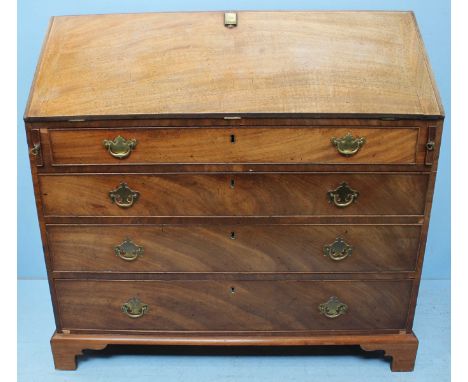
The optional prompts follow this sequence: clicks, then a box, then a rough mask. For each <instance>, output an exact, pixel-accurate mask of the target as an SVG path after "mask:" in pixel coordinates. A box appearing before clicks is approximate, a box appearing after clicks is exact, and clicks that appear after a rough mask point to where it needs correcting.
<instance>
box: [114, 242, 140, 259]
mask: <svg viewBox="0 0 468 382" xmlns="http://www.w3.org/2000/svg"><path fill="white" fill-rule="evenodd" d="M143 251H144V250H143V247H141V246H139V245H136V244H135V243H134V242H133V241H131V240H130V239H125V240H124V241H123V242H122V244H119V245H117V246H116V247H114V252H115V255H116V256H118V257H120V258H121V259H123V260H126V261H134V260H136V259H137V258H138V256H142V255H143Z"/></svg>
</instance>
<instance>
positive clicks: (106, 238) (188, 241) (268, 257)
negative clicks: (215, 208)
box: [47, 225, 421, 272]
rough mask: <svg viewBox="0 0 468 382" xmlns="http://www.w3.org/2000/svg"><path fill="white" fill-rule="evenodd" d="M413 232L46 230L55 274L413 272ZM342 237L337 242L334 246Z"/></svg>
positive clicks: (331, 228) (385, 228) (387, 228)
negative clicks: (81, 272) (57, 272)
mask: <svg viewBox="0 0 468 382" xmlns="http://www.w3.org/2000/svg"><path fill="white" fill-rule="evenodd" d="M420 229H421V228H420V227H419V226H409V225H400V226H398V225H377V226H368V225H361V226H359V225H352V226H345V225H239V226H226V225H221V226H218V225H193V226H189V225H187V226H186V225H182V226H179V225H169V226H166V225H152V226H151V225H150V226H148V225H144V226H131V225H119V226H112V225H85V226H81V225H71V226H70V225H50V226H47V236H48V239H49V249H50V252H51V254H52V259H53V269H54V271H75V272H77V271H84V272H379V271H384V272H385V271H414V269H415V263H416V258H417V250H418V245H419V236H420ZM340 239H341V240H340Z"/></svg>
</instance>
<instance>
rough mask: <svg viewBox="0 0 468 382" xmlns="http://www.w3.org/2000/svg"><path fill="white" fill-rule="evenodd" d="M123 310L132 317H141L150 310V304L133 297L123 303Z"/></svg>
mask: <svg viewBox="0 0 468 382" xmlns="http://www.w3.org/2000/svg"><path fill="white" fill-rule="evenodd" d="M121 309H122V312H124V313H125V314H126V315H127V316H128V317H130V318H139V317H141V316H143V315H144V314H145V313H147V312H148V305H147V304H143V303H142V302H141V301H140V300H139V299H138V298H136V297H133V298H131V299H130V300H128V301H127V302H126V303H125V304H123V305H122V308H121Z"/></svg>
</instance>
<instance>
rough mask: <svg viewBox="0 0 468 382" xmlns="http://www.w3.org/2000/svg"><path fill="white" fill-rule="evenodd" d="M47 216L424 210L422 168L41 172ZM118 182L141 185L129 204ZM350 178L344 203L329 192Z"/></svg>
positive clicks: (133, 186) (408, 212) (424, 176)
mask: <svg viewBox="0 0 468 382" xmlns="http://www.w3.org/2000/svg"><path fill="white" fill-rule="evenodd" d="M39 181H40V187H41V195H42V201H43V203H44V213H45V215H46V216H47V215H49V216H273V215H277V216H291V215H338V216H341V215H361V214H362V215H423V214H424V195H425V193H426V188H427V182H428V175H427V174H411V173H408V174H380V173H379V174H348V173H341V174H339V173H338V174H312V173H307V174H294V173H289V174H288V173H283V174H233V175H228V174H215V175H213V174H195V175H194V174H164V175H141V174H121V175H108V174H102V175H41V176H40V178H39ZM121 182H126V183H127V184H128V187H130V188H131V189H132V190H134V191H138V192H139V193H140V196H139V199H138V200H137V201H136V202H135V203H134V204H133V206H132V207H130V208H120V207H118V206H117V205H116V204H114V203H112V201H111V199H110V198H109V192H110V191H112V190H114V189H116V188H117V187H118V186H119V184H120V183H121ZM342 182H347V183H348V184H349V187H351V188H352V189H354V190H357V191H358V192H359V196H358V198H357V199H356V202H355V203H352V204H351V205H350V206H348V207H345V208H339V207H336V206H335V205H334V204H333V203H330V202H329V200H328V197H327V193H328V191H330V190H334V189H336V188H337V187H339V186H340V184H341V183H342Z"/></svg>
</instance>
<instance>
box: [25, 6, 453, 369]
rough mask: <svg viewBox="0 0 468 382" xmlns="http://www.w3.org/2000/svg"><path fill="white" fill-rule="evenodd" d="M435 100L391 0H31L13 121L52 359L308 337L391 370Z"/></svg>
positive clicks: (406, 303) (437, 132)
mask: <svg viewBox="0 0 468 382" xmlns="http://www.w3.org/2000/svg"><path fill="white" fill-rule="evenodd" d="M443 118H444V112H443V108H442V105H441V103H440V100H439V96H438V92H437V89H436V85H435V83H434V79H433V76H432V74H431V70H430V67H429V63H428V59H427V56H426V53H425V51H424V47H423V44H422V41H421V36H420V34H419V32H418V28H417V26H416V21H415V18H414V15H413V13H411V12H238V13H232V12H231V13H223V12H206V13H152V14H115V15H93V16H70V17H68V16H67V17H54V18H52V20H51V23H50V28H49V31H48V34H47V37H46V40H45V43H44V47H43V51H42V54H41V58H40V60H39V64H38V67H37V71H36V75H35V79H34V82H33V85H32V88H31V94H30V98H29V102H28V106H27V109H26V112H25V123H26V129H27V137H28V144H29V146H30V160H31V169H32V176H33V180H34V190H35V197H36V201H37V210H38V215H39V223H40V229H41V234H42V240H43V248H44V252H45V261H46V264H47V271H48V277H49V283H50V292H51V296H52V303H53V306H54V313H55V321H56V327H57V330H56V332H55V334H54V335H53V337H52V340H51V344H52V351H53V355H54V360H55V367H56V368H58V369H74V368H76V355H79V354H80V353H81V352H82V350H84V349H103V348H104V347H106V346H107V345H109V344H134V345H138V344H143V345H224V346H235V345H325V344H326V345H360V346H361V348H362V349H364V350H369V351H373V350H383V351H385V354H386V355H387V356H390V357H392V370H394V371H409V370H412V369H413V367H414V362H415V357H416V350H417V347H418V341H417V338H416V337H415V335H414V334H413V332H412V324H413V317H414V313H415V307H416V299H417V294H418V287H419V281H420V276H421V268H422V263H423V257H424V248H425V242H426V236H427V231H428V224H429V215H430V210H431V203H432V195H433V190H434V181H435V176H436V169H437V158H438V154H439V147H440V140H441V134H442V124H443Z"/></svg>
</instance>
